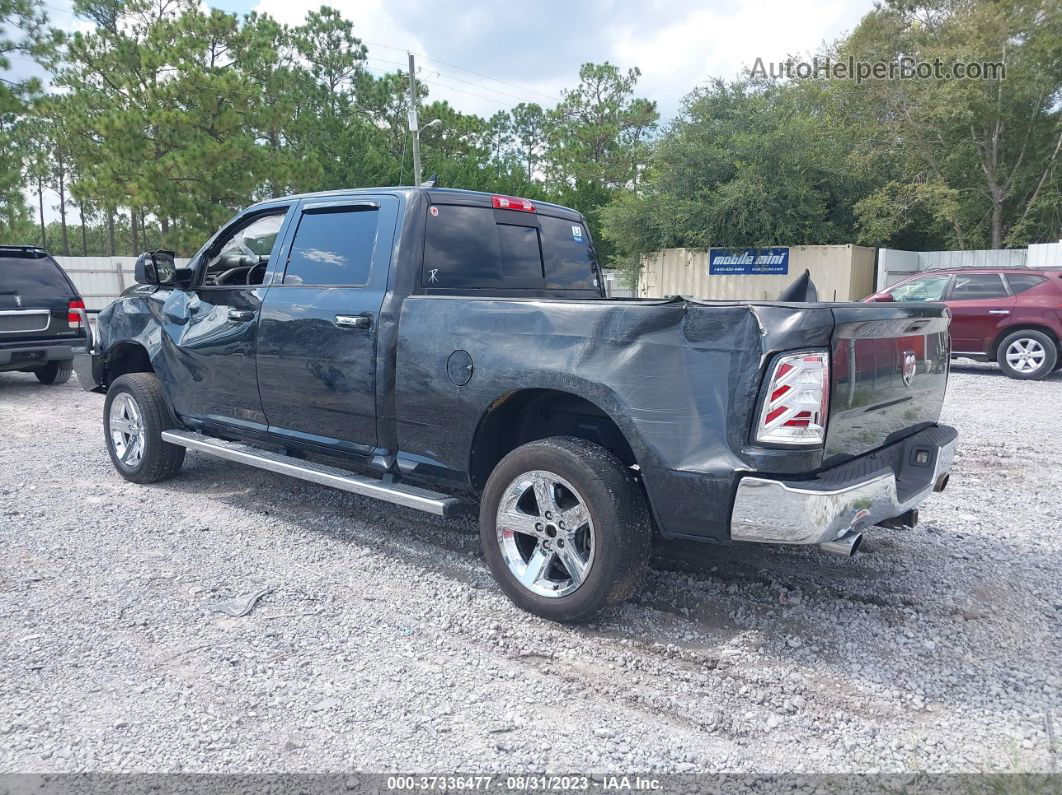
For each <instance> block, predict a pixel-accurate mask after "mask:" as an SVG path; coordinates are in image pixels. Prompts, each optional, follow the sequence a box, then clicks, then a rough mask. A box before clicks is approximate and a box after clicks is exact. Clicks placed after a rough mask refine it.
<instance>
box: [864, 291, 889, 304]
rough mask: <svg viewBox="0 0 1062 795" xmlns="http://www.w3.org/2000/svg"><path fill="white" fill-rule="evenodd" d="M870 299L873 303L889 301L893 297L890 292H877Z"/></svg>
mask: <svg viewBox="0 0 1062 795" xmlns="http://www.w3.org/2000/svg"><path fill="white" fill-rule="evenodd" d="M870 300H871V301H874V302H875V303H878V302H882V303H891V302H892V301H893V300H894V299H893V297H892V293H878V294H877V295H875V296H874V297H873V298H871V299H870Z"/></svg>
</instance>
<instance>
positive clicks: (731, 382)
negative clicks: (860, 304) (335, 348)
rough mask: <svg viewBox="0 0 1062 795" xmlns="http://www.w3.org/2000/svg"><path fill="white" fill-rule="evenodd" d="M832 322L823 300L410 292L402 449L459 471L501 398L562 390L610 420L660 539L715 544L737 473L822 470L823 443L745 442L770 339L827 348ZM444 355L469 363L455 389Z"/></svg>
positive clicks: (402, 349)
mask: <svg viewBox="0 0 1062 795" xmlns="http://www.w3.org/2000/svg"><path fill="white" fill-rule="evenodd" d="M765 328H776V329H780V330H781V331H780V332H765V331H764V329H765ZM832 329H833V318H832V314H831V313H830V310H829V308H827V307H824V306H811V307H809V306H807V305H803V306H800V305H793V306H756V305H738V304H716V305H707V304H701V303H698V302H693V301H688V300H683V299H674V300H668V301H663V300H661V301H651V300H648V301H647V300H632V301H620V300H612V301H594V300H588V301H576V300H549V299H525V300H518V299H495V298H468V297H441V296H431V297H421V296H411V297H409V298H407V299H406V301H405V302H404V304H403V309H402V317H401V322H400V324H399V339H398V350H397V364H398V366H397V370H396V372H397V384H396V392H395V394H396V399H397V411H396V415H397V422H396V426H397V428H398V436H399V442H400V446H401V448H402V449H403V450H405V451H412V452H415V453H416V454H418V455H421V456H424V457H426V458H427V459H429V460H431V461H434V462H437V463H438V464H439V465H441V466H442V467H444V468H446V469H447V470H450V471H451V472H452V473H454V474H455V475H456V476H459V477H462V478H464V477H467V473H468V471H469V461H470V458H471V456H472V453H473V444H474V442H475V433H476V430H477V428H478V427H479V425H480V422H481V420H482V418H483V416H484V415H485V414H486V413H487V412H489V411H490V410H491V408H492V407H493V406H495V405H496V404H497V403H498V401H499V400H502V399H504V398H505V397H506V396H507V395H508V394H510V393H512V392H514V391H516V390H522V389H542V390H553V391H557V392H561V393H569V394H572V395H575V396H577V397H580V398H583V399H585V400H587V401H589V402H590V403H592V404H593V405H594V406H596V407H598V408H599V409H600V410H601V411H602V412H604V413H605V414H606V415H607V416H608V417H609V418H611V419H612V421H613V422H614V423H615V424H616V425H617V426H618V427H619V429H620V431H621V432H622V433H623V435H624V437H625V439H626V441H627V443H628V444H629V445H630V448H631V450H632V452H633V453H634V456H635V458H636V460H637V463H638V465H639V467H640V470H641V475H642V479H643V481H644V483H645V486H646V489H647V492H648V494H649V498H650V503H651V505H652V507H653V510H654V513H655V515H656V519H657V523H658V526H659V527H660V529H661V531H662V533H663V534H664V535H666V536H689V537H694V538H709V539H716V540H725V539H726V538H727V536H728V526H729V524H728V522H729V511H730V503H731V499H732V493H733V489H734V487H735V485H736V481H737V478H738V476H739V473H741V472H743V471H765V472H779V473H786V472H797V473H799V472H810V471H813V470H815V469H817V468H818V467H819V466H820V465H821V457H822V451H821V450H817V451H793V450H784V451H783V450H767V449H763V448H754V447H752V446H751V445H749V444H748V440H747V439H746V438H745V437H746V435H747V429H748V428H749V424H750V422H751V416H752V411H753V407H754V406H755V404H756V401H757V396H758V393H759V389H760V383H761V381H762V377H763V371H764V367H765V362H766V360H767V358H768V355H769V354H770V353H771V352H772V346H778V345H782V344H784V345H785V346H787V347H788V348H804V347H826V346H828V344H829V339H830V334H831V332H832ZM454 350H465V351H467V352H468V353H469V354H470V356H471V358H472V361H473V365H474V374H473V377H472V379H471V380H470V381H469V382H468V383H467V384H466V385H464V386H456V385H454V384H453V383H451V381H450V380H449V379H448V377H447V373H446V362H447V359H448V357H449V356H450V355H451V353H453V351H454ZM706 373H715V374H721V375H722V377H719V378H714V379H713V378H705V377H704V375H705V374H706Z"/></svg>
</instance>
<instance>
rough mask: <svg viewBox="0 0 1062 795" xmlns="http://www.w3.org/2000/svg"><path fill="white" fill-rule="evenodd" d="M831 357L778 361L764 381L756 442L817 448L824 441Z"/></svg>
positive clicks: (819, 355)
mask: <svg viewBox="0 0 1062 795" xmlns="http://www.w3.org/2000/svg"><path fill="white" fill-rule="evenodd" d="M829 398H830V356H829V354H828V353H826V352H825V351H821V352H815V353H793V354H788V355H786V356H780V357H778V360H777V361H775V363H774V370H773V372H772V373H771V377H770V379H769V380H768V381H767V394H766V396H765V397H764V400H763V408H762V409H761V410H760V423H759V426H758V427H757V429H756V441H757V442H766V443H768V444H792V445H820V444H822V442H823V440H824V439H825V438H826V416H827V410H828V409H829Z"/></svg>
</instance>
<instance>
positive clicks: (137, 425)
mask: <svg viewBox="0 0 1062 795" xmlns="http://www.w3.org/2000/svg"><path fill="white" fill-rule="evenodd" d="M107 430H108V432H109V433H110V434H111V444H113V445H114V452H115V454H116V455H117V456H118V460H119V461H121V462H122V465H123V466H126V467H129V468H130V469H133V468H135V467H136V466H137V465H138V464H139V463H140V461H141V459H142V458H143V457H144V418H143V416H142V415H141V413H140V407H139V406H137V404H136V401H135V400H133V398H132V396H131V395H129V393H128V392H123V393H121V394H120V395H118V396H117V397H116V398H115V399H114V401H113V402H112V403H111V412H110V414H109V415H108V417H107Z"/></svg>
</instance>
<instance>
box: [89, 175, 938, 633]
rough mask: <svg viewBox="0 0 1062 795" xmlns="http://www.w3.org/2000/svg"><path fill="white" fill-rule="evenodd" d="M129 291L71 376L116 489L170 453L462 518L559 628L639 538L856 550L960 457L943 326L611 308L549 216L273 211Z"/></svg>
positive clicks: (394, 201) (595, 599)
mask: <svg viewBox="0 0 1062 795" xmlns="http://www.w3.org/2000/svg"><path fill="white" fill-rule="evenodd" d="M136 279H137V281H138V282H139V283H140V284H141V285H144V286H143V287H142V288H141V289H138V290H136V291H135V292H132V293H127V294H126V295H125V296H123V297H122V298H120V299H119V300H118V301H116V302H115V303H113V304H111V305H110V306H109V307H107V308H106V309H105V310H103V312H102V313H101V314H100V318H99V324H98V325H99V338H98V339H97V340H96V341H95V342H94V343H93V344H92V345H91V347H90V352H89V353H86V354H84V355H81V356H79V357H78V365H77V366H78V373H79V380H81V381H82V386H83V387H86V388H88V387H91V386H92V385H94V384H99V385H101V386H103V387H104V388H106V390H107V398H106V401H105V403H104V411H103V425H104V440H105V444H106V445H107V450H108V452H109V454H110V457H111V460H112V461H113V463H114V466H115V468H116V469H117V470H118V473H119V474H120V475H121V476H122V477H124V478H126V479H128V480H131V481H133V482H136V483H149V482H153V481H158V480H162V479H163V478H166V477H171V476H173V475H175V474H177V472H178V471H179V470H180V468H181V464H182V462H183V460H184V455H185V450H186V449H189V448H190V449H192V450H196V451H199V452H202V453H207V454H210V455H214V456H218V457H220V458H224V459H227V460H230V461H236V462H240V463H243V464H249V465H251V466H256V467H261V468H263V469H268V470H271V471H273V472H280V473H283V474H286V475H290V476H292V477H296V478H302V479H304V480H309V481H312V482H315V483H320V484H324V485H328V486H333V487H335V488H339V489H343V490H346V491H350V492H354V493H356V494H361V495H366V496H371V497H375V498H378V499H381V500H386V501H388V502H392V503H396V504H399V505H403V506H406V507H408V508H414V509H418V510H422V511H427V512H429V513H434V514H437V515H441V516H448V515H450V514H451V513H454V512H457V511H460V510H464V509H465V508H466V507H468V506H470V505H473V504H474V503H475V502H476V500H478V501H479V517H480V539H481V543H482V545H483V550H484V554H485V557H486V560H487V563H488V565H489V566H490V568H491V571H492V572H493V574H494V576H495V578H496V579H497V580H498V582H499V584H500V585H501V587H502V588H503V589H504V590H505V592H506V593H507V594H508V595H509V597H510V598H512V600H513V601H514V602H515V603H516V604H518V605H520V606H521V607H523V608H525V609H526V610H529V611H531V612H533V613H537V614H538V615H540V616H545V617H547V618H552V619H557V620H561V621H578V620H581V619H584V618H586V617H588V616H589V615H591V614H592V613H593V612H594V611H595V610H597V609H598V608H600V607H601V606H602V605H604V604H607V603H609V602H615V601H618V600H620V599H623V598H625V597H627V596H629V595H630V594H631V593H632V592H633V591H634V589H635V587H636V586H637V584H638V580H639V577H640V576H641V574H642V572H643V570H644V569H645V566H646V564H647V561H648V557H649V548H650V540H651V537H652V534H653V531H654V529H655V530H656V531H657V532H659V533H660V534H661V535H663V536H666V537H671V538H688V539H694V540H699V541H708V542H716V543H729V542H731V541H741V542H760V543H778V544H818V545H821V546H822V547H823V548H824V549H825V550H827V551H830V552H836V553H839V554H842V555H851V554H853V553H854V552H855V550H856V549H857V548H858V546H859V541H860V538H861V533H862V531H863V529H864V528H867V527H870V526H874V525H881V524H890V523H891V524H897V523H898V524H908V525H909V524H913V523H914V522H915V521H916V520H917V507H918V505H919V504H920V503H921V502H922V501H923V500H924V499H926V497H928V496H929V495H930V494H931V493H932V492H933V491H934V490H937V491H939V490H941V489H943V488H944V486H945V485H946V483H947V480H948V471H949V468H950V466H951V461H952V455H953V453H954V450H955V444H956V431H955V429H954V428H949V427H947V426H946V425H940V424H938V418H939V416H940V408H941V404H942V403H943V400H944V388H945V385H946V384H947V379H948V317H947V314H948V313H947V310H946V309H945V308H944V307H943V306H939V305H931V304H921V305H919V304H878V305H869V304H868V305H865V306H864V305H863V304H858V303H857V304H852V303H843V304H826V303H805V304H801V303H795V302H781V301H746V302H738V301H729V302H718V303H702V302H698V301H693V300H689V299H681V298H677V299H670V300H658V299H645V300H643V299H609V298H607V297H606V296H605V293H604V290H603V288H602V285H601V277H600V272H599V270H598V266H597V258H596V254H595V252H594V246H593V242H592V241H591V239H590V231H589V229H588V228H587V225H586V219H585V218H583V216H582V215H580V214H579V213H577V212H575V211H574V210H570V209H568V208H565V207H560V206H558V205H555V204H548V203H545V202H531V201H528V200H527V199H520V198H514V197H510V196H492V195H490V194H484V193H473V192H470V191H458V190H443V189H435V188H433V189H424V188H414V189H406V188H376V189H365V190H354V191H337V192H333V193H324V194H310V195H305V196H291V197H287V198H282V199H272V200H269V201H267V202H263V203H262V204H258V205H255V206H254V207H251V208H249V209H248V210H246V211H245V212H243V213H241V214H240V215H239V216H237V217H236V218H235V219H233V220H232V221H231V222H230V223H229V224H226V225H225V226H224V227H223V228H222V229H221V230H220V232H219V233H218V234H217V235H216V236H215V237H214V238H213V239H212V240H210V241H209V242H207V244H206V245H205V246H204V247H203V248H202V250H200V252H199V253H198V254H197V255H196V256H195V257H193V258H192V261H191V266H190V267H189V268H175V267H174V260H173V257H172V252H154V253H149V254H144V255H142V256H141V258H140V259H139V260H138V261H137V266H136ZM81 373H84V374H85V377H84V378H83V379H80V375H81Z"/></svg>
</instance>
